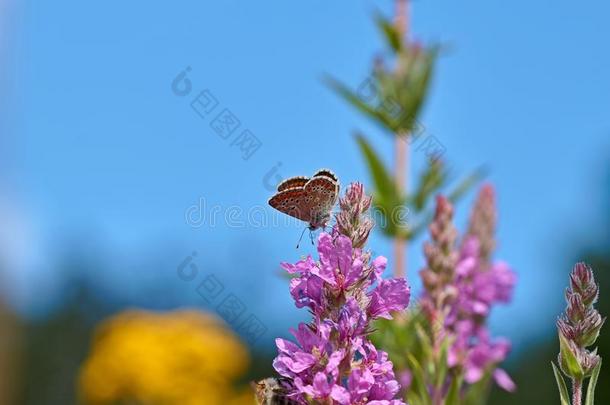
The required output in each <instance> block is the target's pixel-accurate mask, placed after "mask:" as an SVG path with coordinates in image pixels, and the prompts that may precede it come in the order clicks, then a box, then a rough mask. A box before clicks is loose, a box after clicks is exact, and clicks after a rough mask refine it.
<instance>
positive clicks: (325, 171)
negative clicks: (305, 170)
mask: <svg viewBox="0 0 610 405" xmlns="http://www.w3.org/2000/svg"><path fill="white" fill-rule="evenodd" d="M313 177H328V178H329V179H331V180H332V181H334V182H336V183H337V184H339V179H338V178H337V175H336V174H335V173H334V172H333V171H332V170H330V169H320V170H318V171H317V173H316V174H314V175H313Z"/></svg>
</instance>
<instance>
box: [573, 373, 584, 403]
mask: <svg viewBox="0 0 610 405" xmlns="http://www.w3.org/2000/svg"><path fill="white" fill-rule="evenodd" d="M572 391H573V392H572V405H581V404H582V379H580V378H574V379H573V380H572Z"/></svg>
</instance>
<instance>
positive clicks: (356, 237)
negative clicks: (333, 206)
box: [336, 183, 373, 249]
mask: <svg viewBox="0 0 610 405" xmlns="http://www.w3.org/2000/svg"><path fill="white" fill-rule="evenodd" d="M372 200H373V199H372V197H370V196H367V195H366V194H365V193H364V186H363V185H362V183H352V184H350V185H349V187H348V189H347V191H346V193H345V196H344V197H342V198H341V199H339V207H340V208H341V210H340V211H339V213H338V214H337V216H336V219H337V230H338V231H339V233H340V234H342V235H345V236H347V237H348V238H350V239H351V241H352V246H353V247H354V248H358V249H360V248H362V247H363V246H364V245H365V244H366V241H367V240H368V238H369V235H370V233H371V229H373V221H372V220H371V218H369V216H368V215H367V213H368V211H369V208H370V207H371V201H372Z"/></svg>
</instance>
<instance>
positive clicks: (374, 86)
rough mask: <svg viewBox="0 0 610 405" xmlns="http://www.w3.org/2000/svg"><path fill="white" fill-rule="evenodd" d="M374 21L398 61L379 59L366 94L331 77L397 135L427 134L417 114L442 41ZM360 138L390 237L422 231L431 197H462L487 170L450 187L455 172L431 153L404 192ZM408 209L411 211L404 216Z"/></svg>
mask: <svg viewBox="0 0 610 405" xmlns="http://www.w3.org/2000/svg"><path fill="white" fill-rule="evenodd" d="M375 21H376V23H377V26H378V28H379V30H380V31H381V33H382V35H383V38H384V40H385V42H386V48H387V49H388V50H389V57H388V59H391V60H392V61H393V64H394V66H392V67H386V66H385V65H384V62H383V59H381V58H379V59H377V60H376V63H375V66H374V68H373V71H372V73H371V74H370V76H369V77H368V78H367V79H366V80H365V81H364V82H363V83H362V84H361V86H360V87H359V89H361V88H363V87H365V88H366V89H367V94H366V95H363V94H361V93H360V90H359V91H353V90H352V89H350V88H349V87H348V86H346V85H345V84H343V83H341V82H340V81H338V80H335V79H333V78H327V79H326V82H327V84H328V85H329V87H331V88H332V89H333V90H334V91H335V92H336V93H337V94H338V95H339V96H340V97H341V98H343V99H344V100H345V101H346V102H347V103H348V104H350V105H351V106H353V107H354V108H355V109H356V110H357V111H359V112H360V113H362V114H363V115H364V116H365V117H368V118H369V119H371V120H372V121H373V122H375V123H376V124H377V125H378V126H379V127H380V128H382V129H383V130H384V132H385V133H387V134H389V135H390V136H391V137H392V138H394V137H403V138H404V139H405V142H407V143H409V144H411V143H413V142H414V141H416V140H417V139H419V138H421V137H424V136H425V134H424V133H425V132H426V129H425V127H423V126H422V125H421V124H420V123H419V121H418V117H419V115H420V112H421V110H422V107H423V105H424V103H425V101H426V96H427V93H428V89H429V86H430V81H431V78H432V75H433V73H434V66H435V63H436V60H437V57H438V54H439V51H440V47H438V46H430V47H427V48H426V47H423V46H422V45H420V44H419V43H415V42H413V43H412V42H408V41H406V40H404V39H403V38H402V36H401V35H400V33H399V32H398V31H397V30H396V28H395V26H394V24H392V23H391V21H390V20H388V19H387V18H385V17H383V16H382V15H380V14H377V15H376V16H375ZM356 142H357V143H358V146H359V148H360V152H361V153H362V156H363V158H364V160H365V162H366V164H367V167H368V169H369V173H370V177H371V178H372V180H373V184H374V191H373V197H374V202H375V207H376V209H378V210H379V212H380V213H381V214H382V215H383V217H384V219H385V220H384V221H383V223H382V226H380V228H381V230H382V231H383V233H384V234H385V235H386V236H388V237H393V238H400V239H402V240H410V239H413V238H414V237H416V236H417V235H418V234H419V233H421V232H422V231H423V230H424V229H425V228H426V225H427V224H428V223H429V222H430V220H431V218H432V213H431V210H432V208H431V207H430V206H429V202H430V201H431V200H432V197H433V196H434V195H435V194H437V193H440V192H444V193H446V194H447V195H448V196H449V197H450V199H451V200H453V201H455V200H457V199H459V198H461V197H462V196H463V195H464V193H465V192H466V191H468V190H469V189H470V188H472V187H473V186H474V185H475V184H476V183H477V182H478V181H479V180H480V179H481V178H482V177H483V175H484V171H483V170H482V169H479V170H476V171H474V172H473V173H472V174H470V175H469V176H466V177H465V178H464V179H463V180H461V181H460V182H458V183H457V184H455V185H453V188H449V187H448V186H449V183H450V180H452V179H451V176H450V174H451V173H449V171H448V170H447V168H446V165H444V164H443V162H442V160H441V156H437V155H434V154H433V155H431V156H426V157H427V158H428V160H427V164H428V165H427V167H426V168H425V169H424V170H423V172H422V173H421V174H420V175H419V176H418V181H417V184H416V185H415V187H414V188H413V190H412V191H411V192H409V193H408V194H406V195H405V194H404V193H403V192H402V191H401V190H400V187H399V186H398V185H397V184H396V183H397V182H396V179H395V178H394V176H393V175H392V174H391V171H390V170H389V169H388V168H387V166H386V164H385V163H384V161H383V159H382V158H381V157H380V155H379V154H378V153H377V152H376V151H375V148H374V147H373V145H372V144H371V143H370V142H369V141H368V140H367V138H366V137H365V136H364V135H363V134H361V133H357V134H356ZM404 213H409V215H408V218H409V222H407V218H406V217H407V216H405V215H402V214H404Z"/></svg>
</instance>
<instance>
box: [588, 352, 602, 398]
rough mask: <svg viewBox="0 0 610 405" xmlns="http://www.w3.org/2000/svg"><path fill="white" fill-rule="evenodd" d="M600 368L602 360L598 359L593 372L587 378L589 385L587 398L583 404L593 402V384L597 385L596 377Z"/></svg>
mask: <svg viewBox="0 0 610 405" xmlns="http://www.w3.org/2000/svg"><path fill="white" fill-rule="evenodd" d="M601 369H602V361H601V359H600V360H599V363H598V364H597V366H596V367H595V368H594V369H593V374H591V379H590V380H589V387H587V399H586V400H585V405H594V404H595V386H596V385H597V379H598V377H599V372H600V370H601Z"/></svg>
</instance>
